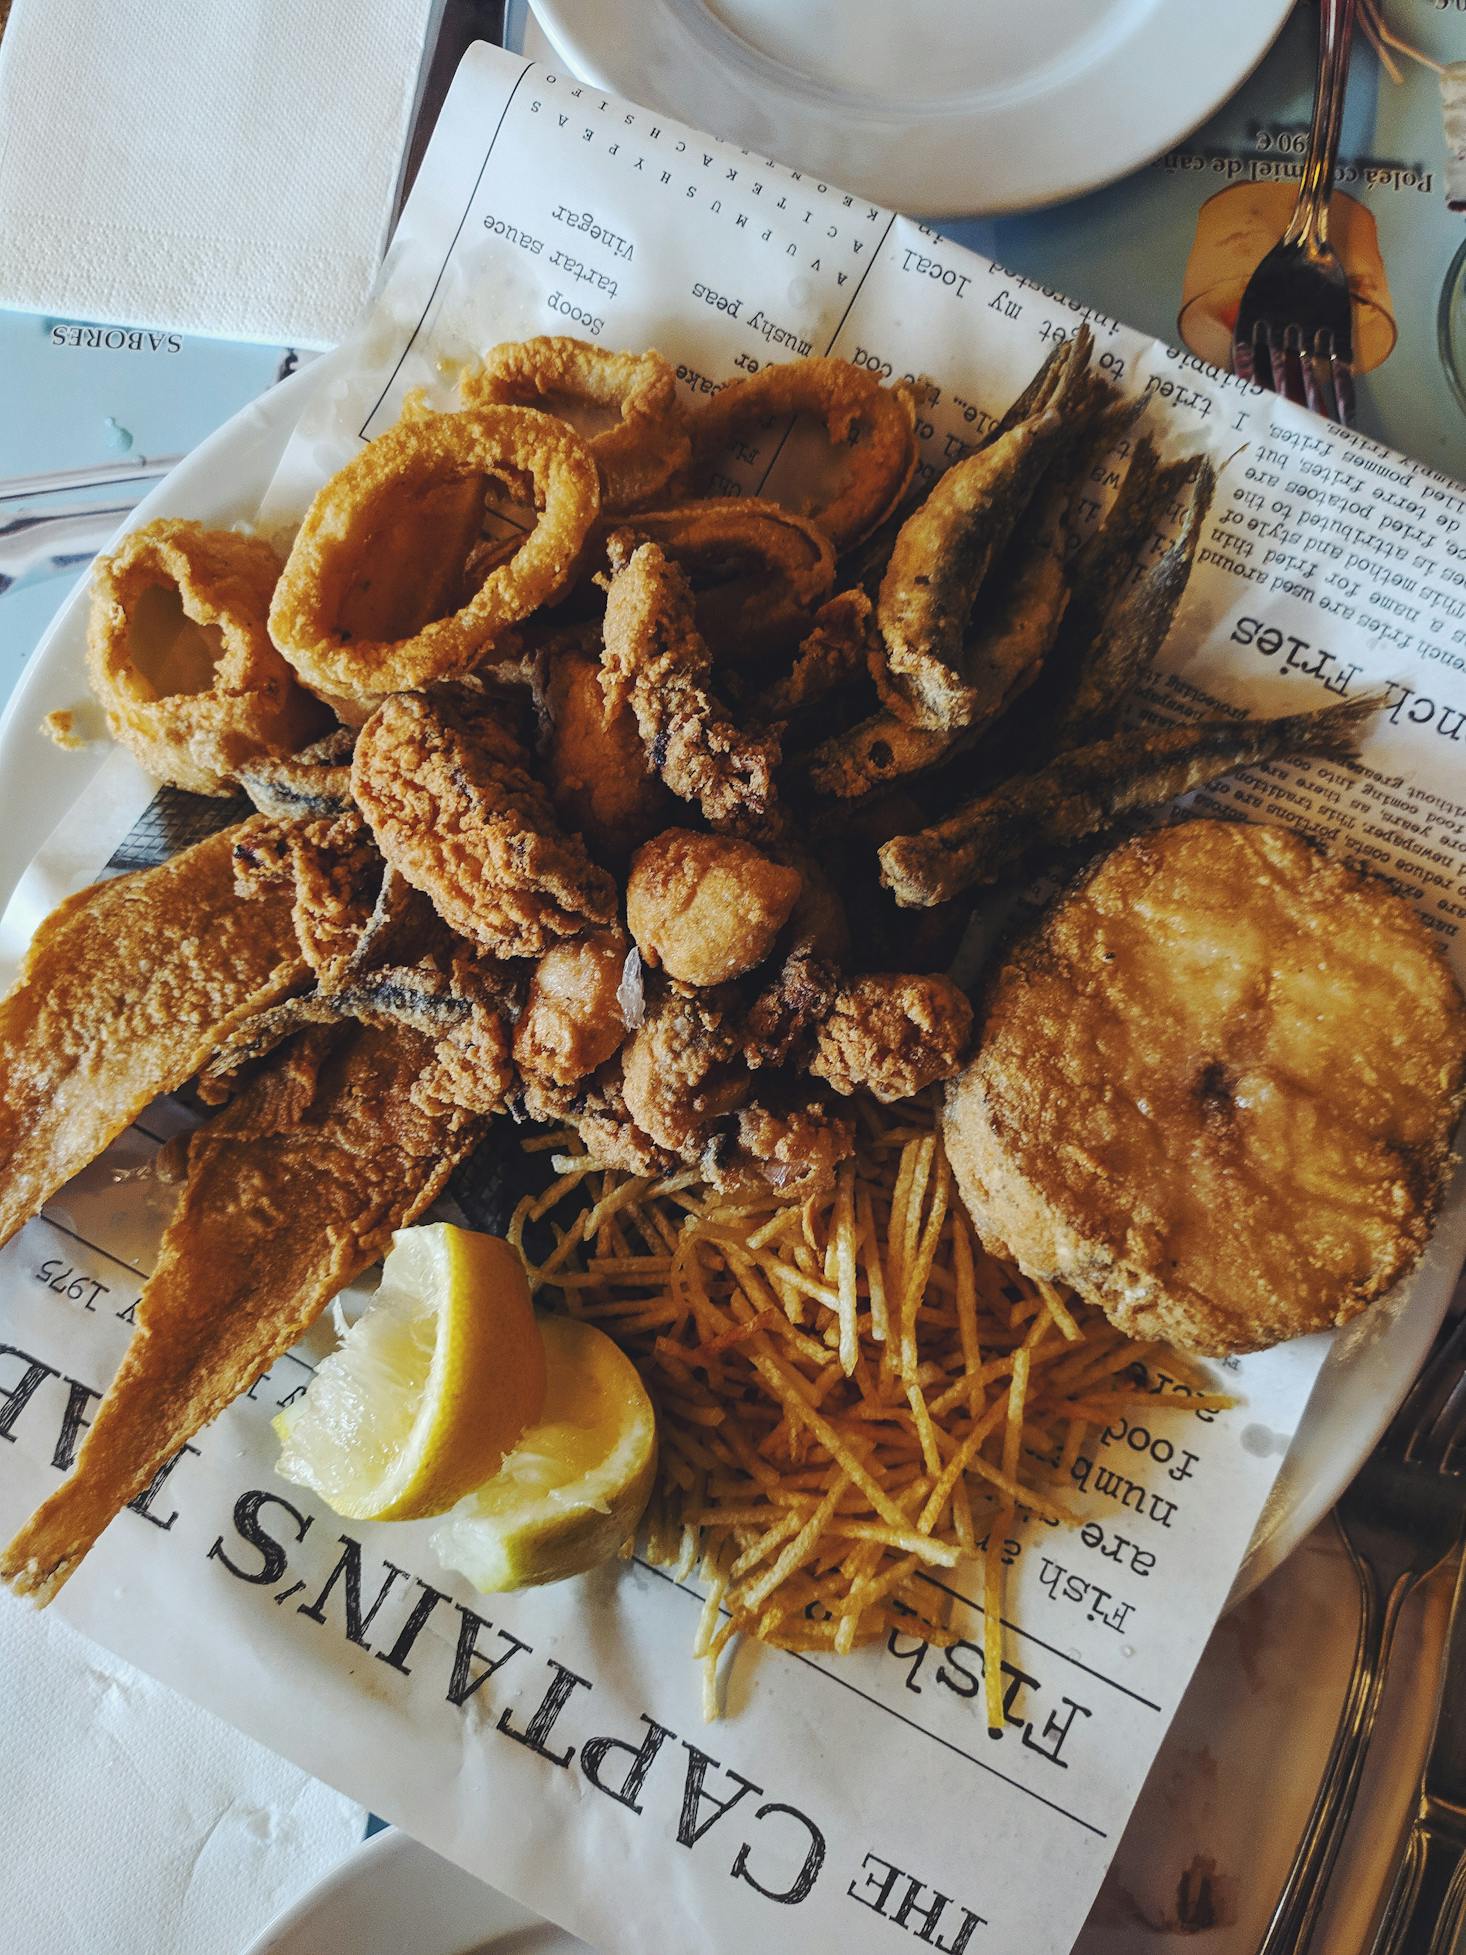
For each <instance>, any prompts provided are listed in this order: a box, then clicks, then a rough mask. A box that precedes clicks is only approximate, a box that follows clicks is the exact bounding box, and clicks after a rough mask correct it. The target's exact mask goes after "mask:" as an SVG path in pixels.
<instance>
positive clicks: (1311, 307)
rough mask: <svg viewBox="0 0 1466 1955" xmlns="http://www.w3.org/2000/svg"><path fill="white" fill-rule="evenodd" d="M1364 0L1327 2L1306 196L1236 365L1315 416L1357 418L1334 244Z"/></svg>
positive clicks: (1344, 293)
mask: <svg viewBox="0 0 1466 1955" xmlns="http://www.w3.org/2000/svg"><path fill="white" fill-rule="evenodd" d="M1357 4H1358V0H1319V7H1318V14H1319V45H1318V81H1317V85H1316V87H1315V90H1314V97H1313V122H1312V125H1311V127H1310V129H1309V132H1308V153H1307V155H1306V156H1305V158H1304V161H1303V176H1302V180H1301V181H1300V183H1299V185H1298V201H1297V203H1296V204H1294V206H1293V215H1292V216H1291V217H1290V218H1289V219H1288V228H1287V229H1286V230H1285V231H1284V233H1283V235H1282V238H1281V239H1280V240H1279V242H1278V243H1277V244H1275V245H1274V246H1273V248H1272V250H1271V251H1270V252H1269V253H1268V254H1267V256H1266V257H1265V258H1264V259H1263V261H1262V263H1261V264H1260V265H1259V266H1258V267H1257V270H1256V271H1255V272H1254V273H1253V274H1252V277H1251V278H1250V279H1249V280H1248V281H1247V288H1246V290H1245V291H1244V292H1243V294H1242V301H1241V304H1240V306H1239V307H1238V310H1237V324H1236V327H1235V329H1234V336H1233V343H1232V366H1233V370H1234V371H1235V372H1236V373H1237V374H1238V375H1239V376H1240V378H1242V379H1243V380H1253V381H1256V382H1257V383H1258V385H1260V386H1263V387H1270V388H1272V390H1273V391H1274V392H1275V393H1279V394H1282V395H1283V396H1284V397H1285V398H1286V399H1288V400H1292V401H1297V402H1299V404H1300V405H1302V406H1306V407H1311V408H1312V409H1313V410H1314V412H1315V413H1318V414H1324V415H1327V416H1329V418H1330V419H1332V420H1335V421H1342V422H1343V423H1344V424H1345V426H1348V425H1350V424H1351V423H1352V422H1353V419H1354V368H1353V360H1354V320H1353V302H1352V300H1351V299H1350V296H1349V280H1348V277H1347V276H1346V274H1345V271H1344V267H1343V265H1342V264H1341V263H1340V261H1339V255H1338V253H1337V252H1336V251H1335V250H1334V248H1333V246H1332V245H1331V244H1330V243H1329V198H1330V196H1331V194H1332V191H1333V183H1334V164H1335V162H1336V160H1337V158H1338V154H1339V128H1340V124H1341V123H1342V120H1343V115H1344V93H1345V90H1346V88H1347V86H1348V81H1349V56H1350V52H1351V50H1352V47H1353V39H1354V16H1355V10H1356V7H1357Z"/></svg>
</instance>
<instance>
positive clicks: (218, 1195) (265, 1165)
mask: <svg viewBox="0 0 1466 1955" xmlns="http://www.w3.org/2000/svg"><path fill="white" fill-rule="evenodd" d="M431 1063H432V1045H431V1043H430V1042H429V1041H428V1040H427V1039H424V1038H423V1037H421V1036H420V1035H419V1034H417V1033H415V1032H410V1031H407V1030H405V1029H403V1028H396V1027H394V1028H392V1029H390V1030H384V1029H378V1028H375V1027H362V1028H360V1029H352V1030H350V1031H347V1032H345V1033H342V1032H339V1031H337V1030H336V1029H335V1028H332V1029H330V1030H321V1029H316V1030H313V1031H311V1032H308V1033H307V1034H306V1035H305V1037H304V1038H302V1039H301V1040H299V1041H298V1042H297V1043H296V1044H294V1045H292V1046H290V1047H288V1048H286V1049H285V1050H283V1051H282V1052H279V1053H277V1054H276V1055H275V1056H274V1058H273V1059H272V1060H271V1062H270V1064H269V1066H268V1068H267V1069H266V1070H265V1071H264V1072H263V1073H261V1074H260V1075H259V1077H258V1078H257V1079H256V1080H255V1081H254V1082H253V1084H252V1085H251V1086H250V1087H249V1088H248V1089H247V1090H246V1091H245V1092H244V1093H242V1094H241V1095H240V1096H239V1098H238V1099H236V1100H235V1101H234V1102H233V1103H232V1104H231V1105H230V1106H229V1107H228V1108H227V1109H226V1110H225V1112H223V1113H222V1114H220V1115H218V1116H217V1117H216V1118H215V1119H214V1120H213V1121H212V1122H211V1123H210V1124H209V1125H208V1126H206V1127H201V1128H200V1129H199V1130H198V1132H197V1133H195V1134H194V1135H193V1137H192V1138H191V1140H190V1142H189V1147H188V1166H187V1176H186V1180H185V1183H184V1187H183V1191H182V1196H181V1199H180V1202H179V1206H178V1210H177V1213H176V1214H175V1216H174V1218H173V1220H172V1222H171V1223H170V1224H169V1227H168V1230H167V1233H166V1234H165V1235H164V1237H163V1242H162V1245H161V1248H160V1251H159V1256H158V1263H157V1267H156V1268H155V1270H154V1271H153V1274H152V1276H151V1277H150V1278H149V1280H148V1283H147V1285H146V1287H145V1288H144V1290H143V1294H142V1297H141V1299H140V1301H139V1303H138V1307H137V1320H136V1321H137V1329H136V1332H135V1333H134V1335H133V1339H132V1343H131V1344H130V1345H129V1346H128V1349H127V1354H126V1356H125V1357H124V1358H123V1360H122V1365H121V1367H120V1369H119V1370H118V1373H117V1376H116V1377H115V1378H114V1379H113V1381H112V1384H111V1386H110V1388H109V1389H108V1391H107V1394H106V1396H105V1397H104V1399H103V1400H102V1403H101V1405H100V1406H99V1407H98V1408H97V1414H96V1417H95V1419H94V1420H93V1421H92V1424H91V1427H90V1429H89V1431H88V1432H87V1436H86V1438H85V1440H84V1441H83V1443H82V1447H81V1451H80V1453H79V1454H78V1456H77V1461H76V1466H75V1468H74V1469H73V1471H72V1473H71V1476H70V1478H69V1479H67V1480H66V1481H64V1482H63V1484H62V1485H61V1486H60V1487H58V1488H57V1490H56V1491H55V1493H53V1494H52V1495H51V1496H50V1498H49V1499H47V1500H46V1501H44V1502H43V1503H42V1505H41V1506H40V1507H39V1508H38V1509H37V1510H36V1512H35V1513H34V1514H33V1515H32V1516H31V1518H30V1519H29V1520H28V1521H27V1522H26V1524H25V1526H24V1527H23V1528H22V1529H21V1530H20V1532H19V1533H18V1534H17V1535H16V1537H15V1539H14V1540H13V1541H12V1542H11V1543H10V1545H9V1547H8V1548H6V1549H5V1551H4V1553H3V1554H0V1580H4V1581H7V1582H8V1583H9V1584H10V1586H11V1587H12V1588H14V1589H15V1590H16V1591H17V1592H18V1593H20V1594H23V1595H30V1596H32V1597H34V1599H35V1600H36V1601H37V1602H39V1603H45V1602H49V1601H50V1600H51V1598H52V1597H53V1596H54V1595H55V1594H56V1592H57V1590H58V1589H59V1588H60V1587H61V1585H62V1583H63V1582H65V1581H66V1579H67V1577H68V1576H69V1575H71V1574H72V1573H73V1571H74V1570H75V1569H76V1567H77V1565H78V1563H79V1562H80V1561H81V1560H82V1557H83V1556H84V1555H85V1554H86V1553H87V1551H88V1550H89V1549H90V1548H91V1547H92V1545H93V1543H94V1542H95V1541H96V1540H97V1538H98V1536H99V1535H100V1534H101V1532H102V1530H103V1528H105V1527H106V1525H107V1523H108V1522H109V1521H110V1520H111V1519H112V1518H113V1516H114V1515H115V1514H118V1513H120V1512H121V1511H122V1509H123V1508H124V1507H125V1506H126V1505H127V1504H128V1502H129V1501H130V1500H133V1499H135V1498H136V1497H137V1495H138V1494H139V1493H141V1492H142V1491H143V1489H144V1488H145V1487H147V1486H148V1484H149V1483H150V1481H151V1480H152V1478H153V1476H154V1474H155V1473H156V1472H157V1471H158V1469H159V1468H160V1467H161V1466H162V1465H163V1464H164V1463H165V1462H166V1461H167V1460H169V1459H170V1458H171V1457H172V1456H173V1454H174V1453H176V1452H177V1451H178V1449H179V1447H180V1446H182V1445H183V1444H184V1442H185V1441H186V1440H188V1439H190V1438H192V1437H193V1435H194V1434H195V1433H196V1432H198V1431H199V1429H200V1428H201V1427H202V1426H204V1425H205V1424H207V1422H208V1421H209V1420H210V1419H212V1418H214V1417H215V1416H216V1415H217V1414H218V1413H220V1412H222V1411H223V1410H224V1408H225V1406H226V1405H228V1404H229V1403H230V1402H231V1401H232V1400H233V1399H235V1398H237V1397H238V1396H239V1394H240V1393H241V1392H244V1391H247V1390H248V1389H249V1387H250V1386H251V1385H253V1384H254V1382H255V1380H256V1379H257V1378H258V1377H259V1376H260V1375H261V1373H262V1372H264V1371H267V1370H268V1369H269V1367H270V1365H271V1364H273V1363H274V1361H275V1360H276V1359H277V1358H278V1357H279V1356H280V1355H281V1354H282V1353H283V1352H285V1351H287V1350H288V1349H289V1348H290V1346H291V1345H292V1344H293V1343H294V1342H295V1341H296V1339H297V1338H299V1337H301V1336H302V1335H303V1334H304V1333H305V1331H306V1330H308V1329H309V1328H310V1326H311V1324H312V1323H314V1321H315V1319H316V1317H317V1316H318V1315H319V1314H320V1312H321V1310H322V1309H323V1308H324V1307H325V1305H326V1304H327V1303H328V1302H329V1301H330V1300H331V1298H332V1297H333V1296H335V1294H336V1293H337V1291H338V1290H340V1289H341V1288H342V1286H343V1285H344V1284H346V1283H349V1282H350V1281H351V1280H352V1278H353V1277H355V1276H357V1275H359V1274H360V1272H361V1271H362V1270H363V1269H365V1268H366V1267H367V1266H368V1265H369V1264H370V1263H372V1262H374V1261H375V1260H376V1258H377V1257H378V1256H380V1255H381V1254H382V1253H383V1251H384V1250H385V1249H386V1247H387V1244H388V1241H389V1240H390V1237H391V1234H392V1231H393V1230H394V1229H399V1228H402V1227H404V1226H405V1225H406V1224H407V1223H409V1222H411V1221H412V1220H413V1219H414V1218H415V1217H416V1216H418V1215H420V1214H421V1213H422V1211H423V1210H424V1209H425V1208H426V1207H427V1206H428V1204H429V1202H431V1201H432V1200H433V1199H434V1197H435V1196H436V1195H437V1194H438V1193H439V1191H440V1190H441V1188H442V1187H443V1184H444V1183H445V1182H446V1180H447V1179H448V1176H449V1174H450V1172H451V1171H452V1169H453V1167H454V1166H455V1164H456V1163H457V1162H458V1161H459V1160H460V1159H462V1158H463V1157H464V1156H465V1155H466V1154H467V1153H468V1152H469V1150H470V1148H471V1147H472V1146H473V1144H474V1143H475V1142H476V1140H477V1139H478V1138H479V1136H480V1134H481V1132H482V1123H481V1122H478V1121H475V1120H473V1119H472V1118H470V1117H469V1116H468V1115H466V1114H464V1113H462V1112H459V1111H457V1110H452V1109H439V1110H436V1111H431V1112H429V1111H425V1110H423V1109H422V1108H421V1107H419V1106H418V1105H417V1104H416V1103H415V1101H414V1099H413V1095H412V1088H413V1086H414V1085H415V1084H416V1082H417V1080H418V1079H419V1077H420V1076H421V1075H422V1073H423V1071H424V1070H425V1068H426V1067H428V1066H429V1065H430V1064H431Z"/></svg>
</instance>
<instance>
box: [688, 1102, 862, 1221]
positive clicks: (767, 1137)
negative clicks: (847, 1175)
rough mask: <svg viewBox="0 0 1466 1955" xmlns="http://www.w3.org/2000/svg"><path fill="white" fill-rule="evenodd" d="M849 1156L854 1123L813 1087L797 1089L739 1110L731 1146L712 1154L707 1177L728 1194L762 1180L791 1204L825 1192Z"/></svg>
mask: <svg viewBox="0 0 1466 1955" xmlns="http://www.w3.org/2000/svg"><path fill="white" fill-rule="evenodd" d="M854 1152H855V1122H854V1121H853V1120H852V1119H851V1118H850V1117H849V1116H848V1115H846V1114H843V1113H837V1112H836V1111H835V1110H834V1108H833V1107H832V1106H831V1105H830V1102H829V1100H828V1098H826V1097H824V1096H823V1095H821V1094H820V1093H819V1091H818V1090H817V1089H811V1088H810V1087H808V1086H807V1085H806V1086H798V1085H796V1086H793V1087H792V1088H790V1089H788V1090H786V1092H784V1093H783V1094H781V1095H779V1096H778V1097H776V1098H775V1099H773V1100H768V1099H757V1100H751V1101H750V1102H749V1103H748V1105H747V1106H744V1107H740V1108H739V1109H738V1113H737V1115H736V1117H735V1120H734V1139H733V1144H732V1146H731V1147H723V1148H719V1149H717V1150H715V1158H714V1159H713V1160H712V1162H711V1163H710V1174H709V1179H710V1180H712V1182H713V1185H714V1186H715V1187H718V1188H721V1189H723V1190H724V1191H726V1192H730V1193H731V1192H733V1191H735V1190H736V1189H738V1188H739V1187H742V1186H746V1185H749V1184H752V1185H755V1186H756V1185H758V1184H759V1183H760V1182H762V1183H764V1184H766V1185H768V1186H771V1187H774V1188H777V1189H778V1190H779V1191H780V1193H781V1194H785V1195H787V1196H789V1198H790V1199H791V1200H794V1199H796V1198H798V1197H800V1196H803V1195H813V1194H818V1193H819V1192H820V1191H821V1190H823V1189H825V1188H828V1187H829V1185H830V1183H831V1182H832V1181H833V1180H834V1178H835V1169H836V1168H837V1167H838V1166H839V1164H840V1163H841V1161H845V1160H848V1159H849V1158H850V1156H851V1155H852V1154H853V1153H854Z"/></svg>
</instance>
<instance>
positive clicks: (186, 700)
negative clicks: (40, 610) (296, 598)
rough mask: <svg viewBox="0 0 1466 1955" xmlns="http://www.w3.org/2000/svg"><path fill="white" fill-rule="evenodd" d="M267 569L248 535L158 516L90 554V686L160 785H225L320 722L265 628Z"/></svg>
mask: <svg viewBox="0 0 1466 1955" xmlns="http://www.w3.org/2000/svg"><path fill="white" fill-rule="evenodd" d="M279 575H280V559H279V558H278V557H277V556H276V555H275V552H274V551H273V550H272V549H271V548H270V546H269V545H268V544H267V543H265V542H263V541H262V540H261V539H260V538H259V537H257V536H241V535H239V534H238V533H237V532H236V531H234V530H210V529H205V528H204V527H203V525H202V524H200V523H189V522H180V521H175V520H170V519H167V518H164V519H162V520H160V521H158V522H154V523H148V524H147V525H146V526H145V527H144V528H142V529H136V530H134V531H133V532H132V534H131V535H130V536H128V537H125V538H124V539H123V541H122V542H121V543H120V544H119V545H118V547H117V548H116V549H115V550H114V551H113V552H112V554H111V556H109V557H103V558H102V559H101V560H100V561H99V562H98V564H97V567H96V570H95V572H94V574H93V579H92V608H91V617H90V620H89V622H88V625H87V674H88V677H89V678H90V680H91V685H92V690H93V692H94V693H95V694H96V695H97V698H98V699H99V700H100V701H101V703H102V705H103V707H104V708H105V709H106V714H107V724H108V726H109V728H110V729H111V731H112V735H113V737H114V738H115V739H116V740H118V741H120V742H121V744H122V745H123V746H124V747H126V748H127V749H128V751H129V752H130V753H132V754H133V755H134V756H135V758H136V759H137V760H138V761H139V762H140V763H141V764H142V766H144V767H145V768H146V769H147V771H148V772H149V773H150V774H153V775H155V776H156V777H157V778H158V779H159V780H162V781H166V782H167V783H168V784H169V785H170V786H171V787H181V788H186V789H188V790H189V791H190V792H191V793H194V794H228V793H229V792H230V790H231V786H232V783H233V780H234V777H235V775H236V774H237V773H238V771H239V770H240V768H242V767H247V766H249V765H250V763H251V762H254V761H260V760H268V759H273V758H275V757H277V756H279V755H282V754H288V753H293V752H294V751H295V749H296V748H297V747H300V746H303V745H304V744H305V743H306V741H308V740H310V739H311V738H313V737H314V736H315V735H316V734H317V733H319V732H320V731H321V730H322V728H323V727H324V726H325V724H326V723H327V716H326V714H325V713H324V712H323V710H322V708H321V706H320V703H319V701H317V700H314V699H312V698H311V696H310V694H309V693H307V692H304V691H302V689H301V688H300V687H299V686H298V685H297V684H296V683H295V677H294V674H293V673H292V672H291V670H290V668H289V666H288V665H287V664H286V663H285V661H284V659H283V658H281V656H280V654H279V653H278V652H277V651H276V650H275V647H274V646H273V645H272V644H271V643H270V639H269V634H268V632H267V630H266V628H265V619H266V616H267V614H268V612H269V609H270V593H271V592H272V591H273V590H274V588H275V583H276V579H277V578H278V577H279ZM190 627H192V629H190Z"/></svg>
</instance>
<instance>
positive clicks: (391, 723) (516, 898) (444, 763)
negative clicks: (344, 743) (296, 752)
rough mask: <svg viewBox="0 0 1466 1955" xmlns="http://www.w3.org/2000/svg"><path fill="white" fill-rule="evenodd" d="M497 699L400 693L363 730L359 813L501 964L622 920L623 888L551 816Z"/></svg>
mask: <svg viewBox="0 0 1466 1955" xmlns="http://www.w3.org/2000/svg"><path fill="white" fill-rule="evenodd" d="M495 712H496V709H495V707H494V706H493V704H492V702H483V701H476V700H474V699H473V698H472V697H470V696H463V697H458V698H450V697H449V696H448V694H447V693H446V692H439V693H436V694H434V695H432V696H431V697H429V696H428V695H426V694H424V693H398V694H396V695H394V696H393V697H392V698H390V699H388V700H385V701H384V702H383V704H382V705H381V706H379V707H378V709H377V711H376V712H375V713H374V714H373V715H372V717H371V719H370V720H369V721H368V722H367V724H366V725H365V726H364V727H363V728H362V730H361V733H360V735H359V736H358V738H357V742H356V753H355V755H354V757H353V760H352V768H351V783H352V791H353V793H354V794H355V796H356V802H357V806H358V807H359V808H360V809H361V811H362V813H363V815H364V816H365V817H366V819H367V821H368V822H369V823H370V825H371V830H372V833H373V835H374V836H375V837H376V842H377V846H378V848H379V849H380V850H381V851H382V854H383V855H384V856H385V857H386V859H387V861H388V862H390V863H391V864H392V866H393V867H394V868H396V869H398V870H400V872H401V873H402V875H404V876H405V877H406V878H407V880H408V881H409V882H410V883H412V884H413V886H414V887H415V888H417V889H421V890H424V891H425V892H426V893H427V894H428V895H429V896H430V897H431V898H432V900H433V904H434V907H435V908H436V909H437V911H438V914H439V915H440V916H441V917H442V918H443V920H444V922H446V923H447V924H448V925H449V926H450V928H452V929H454V930H456V931H457V932H458V933H459V935H460V936H463V937H467V938H468V939H469V940H470V941H471V942H473V943H476V944H480V945H482V947H483V948H484V949H485V950H488V951H491V952H492V953H493V954H494V955H495V956H496V957H537V956H539V955H540V953H541V952H543V951H546V950H548V949H549V947H550V945H551V944H553V943H555V942H557V941H558V940H559V939H560V938H562V937H574V936H579V935H580V933H581V932H582V931H584V930H588V929H591V928H593V927H594V926H595V925H597V924H606V923H610V922H612V921H613V920H614V918H615V915H616V885H615V883H614V882H613V881H612V880H611V878H610V876H608V875H607V874H606V872H605V870H604V869H598V868H597V867H596V866H595V865H594V863H592V862H591V860H590V858H589V857H588V856H587V854H586V852H585V845H584V843H583V842H581V840H580V838H579V837H578V836H576V835H569V834H566V833H565V832H564V831H563V830H562V829H561V828H560V826H559V824H558V822H557V821H556V819H555V814H554V810H553V809H552V807H551V805H550V798H549V796H548V794H547V793H546V792H545V790H544V788H542V787H541V786H540V784H539V782H538V781H536V780H535V779H534V778H533V776H532V775H531V774H530V773H529V772H528V771H527V768H528V757H527V755H526V754H525V752H524V750H523V748H522V747H520V745H519V743H518V742H517V741H516V740H515V739H514V738H513V737H512V735H510V734H508V733H506V732H505V731H504V729H503V728H502V726H500V725H499V724H498V722H497V720H496V718H495Z"/></svg>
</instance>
